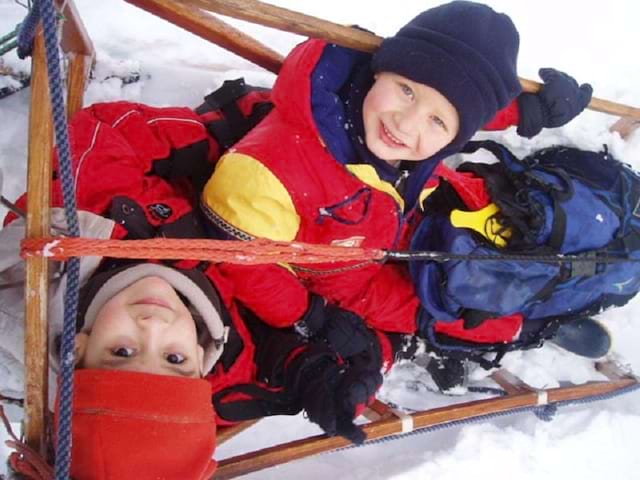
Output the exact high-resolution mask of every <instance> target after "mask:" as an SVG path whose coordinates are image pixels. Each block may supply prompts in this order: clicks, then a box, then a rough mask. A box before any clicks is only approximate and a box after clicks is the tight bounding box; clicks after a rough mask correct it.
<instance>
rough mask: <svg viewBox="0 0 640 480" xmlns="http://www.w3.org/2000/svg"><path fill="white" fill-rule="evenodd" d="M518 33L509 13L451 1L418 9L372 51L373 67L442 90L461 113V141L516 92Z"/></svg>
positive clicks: (455, 141)
mask: <svg viewBox="0 0 640 480" xmlns="http://www.w3.org/2000/svg"><path fill="white" fill-rule="evenodd" d="M519 44H520V39H519V35H518V31H517V30H516V28H515V26H514V25H513V22H512V21H511V19H510V18H509V17H508V16H507V15H505V14H502V13H496V12H495V11H493V10H492V9H491V8H490V7H488V6H486V5H483V4H480V3H473V2H466V1H455V2H451V3H447V4H444V5H440V6H438V7H435V8H431V9H429V10H426V11H424V12H422V13H421V14H420V15H418V16H417V17H415V18H414V19H413V20H411V21H410V22H409V23H407V24H406V25H405V26H404V27H402V28H401V29H400V30H399V31H398V33H396V35H395V36H393V37H390V38H387V39H385V40H384V41H383V42H382V45H381V46H380V48H379V49H378V51H377V52H376V53H375V54H374V56H373V60H372V68H373V71H374V72H394V73H397V74H399V75H402V76H404V77H407V78H409V79H411V80H413V81H416V82H419V83H422V84H425V85H428V86H430V87H432V88H435V89H436V90H438V91H439V92H440V93H441V94H443V95H444V96H445V97H446V98H447V99H448V100H449V101H450V102H451V103H452V104H453V106H454V107H455V108H456V110H457V111H458V115H459V116H460V131H459V132H458V135H457V136H456V138H455V139H454V141H453V142H452V143H454V144H456V145H462V144H464V143H466V141H467V140H469V139H470V138H471V137H472V136H473V135H474V133H475V132H476V131H477V130H478V129H480V128H481V127H482V126H484V125H485V124H486V123H487V122H489V121H490V120H492V119H493V118H494V117H495V115H496V113H497V112H498V111H499V110H501V109H502V108H504V107H506V106H507V105H508V104H509V103H511V101H512V100H513V99H514V98H515V97H516V96H517V95H518V94H519V93H520V92H521V86H520V82H519V80H518V76H517V73H516V72H517V69H516V61H517V57H518V47H519Z"/></svg>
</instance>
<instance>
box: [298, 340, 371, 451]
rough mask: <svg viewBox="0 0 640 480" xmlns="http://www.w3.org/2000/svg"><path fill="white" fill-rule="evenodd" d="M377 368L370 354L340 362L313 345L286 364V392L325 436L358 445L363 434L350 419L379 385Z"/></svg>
mask: <svg viewBox="0 0 640 480" xmlns="http://www.w3.org/2000/svg"><path fill="white" fill-rule="evenodd" d="M380 367H381V361H380V359H379V357H377V356H376V357H373V356H371V355H370V354H369V352H362V353H360V354H359V355H357V356H355V357H352V358H351V359H350V360H349V361H347V362H344V363H340V361H339V360H338V358H337V357H336V356H335V354H334V353H333V352H332V351H331V350H330V349H329V348H328V347H327V346H323V345H322V344H312V345H310V346H309V348H308V349H307V350H305V351H304V352H302V353H299V354H298V355H297V356H296V357H295V358H294V359H293V360H292V361H291V362H289V363H288V366H287V367H286V370H287V371H286V373H285V377H286V381H285V390H286V391H288V392H289V394H290V395H291V397H292V398H293V399H294V402H296V403H297V404H298V405H300V408H302V409H304V410H305V412H306V414H307V417H308V418H309V420H310V421H312V422H313V423H316V424H317V425H319V426H320V428H322V430H324V432H325V433H326V434H327V435H329V436H333V435H341V436H343V437H345V438H346V439H348V440H350V441H351V442H353V443H356V444H360V443H362V442H363V441H364V440H365V438H366V435H365V433H364V432H363V431H362V428H361V427H359V426H357V425H355V424H354V423H353V420H354V418H355V417H356V414H357V413H359V410H360V408H361V407H364V406H366V405H368V404H369V402H370V401H371V400H372V399H373V397H374V395H375V393H376V391H377V390H378V389H379V388H380V386H381V385H382V374H381V373H380Z"/></svg>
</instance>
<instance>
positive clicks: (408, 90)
mask: <svg viewBox="0 0 640 480" xmlns="http://www.w3.org/2000/svg"><path fill="white" fill-rule="evenodd" d="M400 89H401V90H402V93H404V94H405V95H406V96H407V97H411V98H413V90H412V88H411V87H410V86H409V85H407V84H406V83H401V84H400Z"/></svg>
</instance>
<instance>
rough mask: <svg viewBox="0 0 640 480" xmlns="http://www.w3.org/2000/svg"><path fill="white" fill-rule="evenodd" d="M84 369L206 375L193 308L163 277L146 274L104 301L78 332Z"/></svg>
mask: <svg viewBox="0 0 640 480" xmlns="http://www.w3.org/2000/svg"><path fill="white" fill-rule="evenodd" d="M76 348H77V356H78V361H79V362H80V363H81V364H82V367H83V368H97V369H114V370H132V371H138V372H146V373H155V374H159V375H176V376H177V375H180V376H185V377H200V376H202V368H203V367H202V359H203V354H204V352H203V349H202V347H201V346H200V345H198V340H197V334H196V326H195V322H194V320H193V317H192V316H191V313H190V312H189V309H188V308H187V307H186V306H185V304H184V303H183V302H182V300H180V298H179V297H178V294H177V293H176V291H175V290H174V289H173V287H172V286H171V285H170V284H169V283H168V282H167V281H165V280H164V279H162V278H160V277H153V276H151V277H144V278H142V279H140V280H138V281H137V282H135V283H133V284H131V285H129V286H128V287H127V288H125V289H124V290H121V291H120V292H118V293H117V294H116V295H115V296H113V297H112V298H111V299H110V300H109V301H108V302H107V303H105V304H104V305H103V306H102V308H101V309H100V311H99V312H98V315H97V317H96V320H95V322H94V324H93V328H92V329H91V331H90V332H88V333H84V332H81V333H79V334H78V335H77V336H76Z"/></svg>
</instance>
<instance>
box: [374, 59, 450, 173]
mask: <svg viewBox="0 0 640 480" xmlns="http://www.w3.org/2000/svg"><path fill="white" fill-rule="evenodd" d="M362 115H363V121H364V130H365V136H366V143H367V147H368V148H369V150H371V152H373V154H374V155H376V156H377V157H378V158H381V159H382V160H385V161H386V162H388V163H390V164H391V165H396V164H397V163H398V162H399V161H400V160H409V161H420V160H424V159H425V158H428V157H430V156H431V155H433V154H434V153H436V152H438V151H439V150H441V149H442V148H443V147H445V146H446V145H448V144H449V143H451V141H452V140H453V139H454V138H455V136H456V135H457V134H458V128H459V119H458V112H457V111H456V109H455V107H454V106H453V105H452V104H451V103H450V102H449V101H448V100H447V99H446V98H445V97H444V96H443V95H442V94H441V93H440V92H439V91H438V90H435V89H434V88H431V87H428V86H427V85H424V84H422V83H417V82H414V81H413V80H409V79H408V78H406V77H403V76H402V75H398V74H395V73H390V72H381V73H378V74H376V80H375V83H374V84H373V86H372V87H371V89H370V90H369V92H368V93H367V96H366V97H365V100H364V106H363V109H362Z"/></svg>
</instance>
